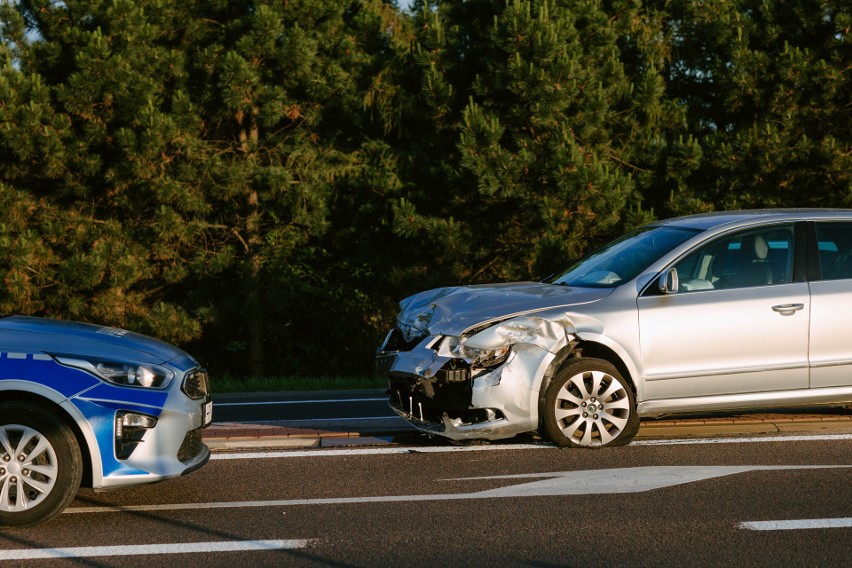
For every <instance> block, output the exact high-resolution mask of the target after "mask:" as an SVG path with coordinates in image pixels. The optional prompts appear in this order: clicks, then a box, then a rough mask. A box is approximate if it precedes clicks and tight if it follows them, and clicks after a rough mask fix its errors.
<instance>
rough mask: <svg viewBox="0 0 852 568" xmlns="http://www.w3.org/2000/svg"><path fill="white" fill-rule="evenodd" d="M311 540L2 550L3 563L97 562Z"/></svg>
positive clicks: (285, 546) (289, 546) (290, 545)
mask: <svg viewBox="0 0 852 568" xmlns="http://www.w3.org/2000/svg"><path fill="white" fill-rule="evenodd" d="M311 542H312V541H311V540H235V541H214V542H180V543H174V544H130V545H119V546H77V547H71V548H22V549H12V550H0V560H42V559H48V558H50V559H55V558H94V557H99V556H141V555H148V554H186V553H204V552H246V551H262V550H294V549H298V548H305V547H306V546H308V545H309V544H310V543H311Z"/></svg>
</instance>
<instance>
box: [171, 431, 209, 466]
mask: <svg viewBox="0 0 852 568" xmlns="http://www.w3.org/2000/svg"><path fill="white" fill-rule="evenodd" d="M202 430H203V428H199V429H198V430H190V431H189V432H187V433H186V437H185V438H184V439H183V443H182V444H181V445H180V449H178V453H177V459H178V460H180V461H181V463H189V462H191V461H192V460H193V459H195V457H196V456H198V454H200V453H201V452H202V451H203V450H204V442H202V441H201V431H202Z"/></svg>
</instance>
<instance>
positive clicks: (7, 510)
mask: <svg viewBox="0 0 852 568" xmlns="http://www.w3.org/2000/svg"><path fill="white" fill-rule="evenodd" d="M81 465H82V459H81V455H80V447H79V445H78V443H77V439H76V438H75V437H74V434H73V433H72V432H71V431H70V429H69V428H68V426H66V425H65V423H64V422H62V421H61V420H60V419H59V418H57V417H56V416H54V415H53V414H51V413H50V412H49V411H47V410H46V409H44V408H42V407H40V406H37V405H35V404H31V403H28V402H4V403H0V527H27V526H32V525H35V524H38V523H41V522H44V521H47V520H49V519H51V518H53V517H54V516H56V515H58V514H59V513H60V512H62V510H63V509H64V508H65V507H66V506H67V505H68V504H69V503H70V502H71V500H72V499H73V498H74V495H75V494H76V493H77V488H78V487H79V486H80V479H81V477H82V469H81Z"/></svg>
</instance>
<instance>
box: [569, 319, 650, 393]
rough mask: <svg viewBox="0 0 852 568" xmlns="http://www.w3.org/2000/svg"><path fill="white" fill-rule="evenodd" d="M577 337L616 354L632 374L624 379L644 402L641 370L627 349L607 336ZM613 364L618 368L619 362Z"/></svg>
mask: <svg viewBox="0 0 852 568" xmlns="http://www.w3.org/2000/svg"><path fill="white" fill-rule="evenodd" d="M575 335H576V336H577V338H578V339H579V340H580V341H581V342H591V343H598V344H600V345H603V346H604V347H606V348H607V349H609V350H610V351H612V352H613V353H615V355H616V356H617V357H618V358H619V359H620V362H621V363H623V364H624V367H625V368H626V369H627V372H628V373H629V374H630V376H629V377H624V378H625V379H627V380H629V381H630V382H631V383H632V384H633V388H634V389H635V394H636V401H637V402H638V401H640V400H644V397H643V394H644V393H643V388H642V381H640V380H639V377H640V374H639V368H638V367H637V366H636V364H635V362H634V361H633V358H632V357H630V355H629V353H628V352H627V350H626V349H624V348H623V347H622V346H621V345H620V344H619V343H616V342H615V341H613V340H612V339H611V338H610V337H608V336H606V335H601V334H597V333H589V332H583V331H578V332H577V333H576V334H575ZM611 363H612V364H614V365H616V366H618V365H617V363H618V362H617V361H611Z"/></svg>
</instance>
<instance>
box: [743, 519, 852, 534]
mask: <svg viewBox="0 0 852 568" xmlns="http://www.w3.org/2000/svg"><path fill="white" fill-rule="evenodd" d="M739 527H740V528H741V529H748V530H752V531H788V530H802V529H840V528H844V529H846V528H852V517H846V518H838V519H796V520H790V521H751V522H747V523H740V524H739Z"/></svg>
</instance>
